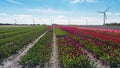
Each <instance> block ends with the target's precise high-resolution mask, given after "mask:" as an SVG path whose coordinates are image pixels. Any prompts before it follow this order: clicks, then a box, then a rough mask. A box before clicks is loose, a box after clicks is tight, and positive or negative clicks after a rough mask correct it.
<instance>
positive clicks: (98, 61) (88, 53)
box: [82, 48, 110, 68]
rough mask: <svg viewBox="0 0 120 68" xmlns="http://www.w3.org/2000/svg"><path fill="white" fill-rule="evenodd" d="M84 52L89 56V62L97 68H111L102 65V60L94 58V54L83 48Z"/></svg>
mask: <svg viewBox="0 0 120 68" xmlns="http://www.w3.org/2000/svg"><path fill="white" fill-rule="evenodd" d="M82 51H83V52H85V53H86V54H87V55H88V57H89V61H92V62H93V64H94V66H95V67H97V68H110V66H109V65H107V64H102V62H101V61H100V60H97V59H95V58H94V57H93V54H92V53H90V52H88V51H87V50H86V49H84V48H82Z"/></svg>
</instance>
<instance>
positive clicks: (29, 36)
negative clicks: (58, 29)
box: [0, 26, 47, 61]
mask: <svg viewBox="0 0 120 68" xmlns="http://www.w3.org/2000/svg"><path fill="white" fill-rule="evenodd" d="M31 28H32V27H31ZM32 29H34V30H31V31H29V32H25V33H23V34H19V35H17V36H14V37H10V38H7V39H4V40H2V41H0V61H3V60H5V58H7V57H9V56H10V55H12V54H14V53H17V52H18V51H19V50H20V49H21V48H23V47H24V46H26V45H27V44H28V43H31V42H32V41H33V40H34V39H36V38H37V37H38V36H40V35H41V34H43V33H44V32H45V31H46V30H47V26H45V27H42V26H39V27H33V28H32Z"/></svg>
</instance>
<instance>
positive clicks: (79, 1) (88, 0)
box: [72, 0, 96, 4]
mask: <svg viewBox="0 0 120 68" xmlns="http://www.w3.org/2000/svg"><path fill="white" fill-rule="evenodd" d="M83 2H89V3H92V2H96V0H72V3H74V4H75V3H83Z"/></svg>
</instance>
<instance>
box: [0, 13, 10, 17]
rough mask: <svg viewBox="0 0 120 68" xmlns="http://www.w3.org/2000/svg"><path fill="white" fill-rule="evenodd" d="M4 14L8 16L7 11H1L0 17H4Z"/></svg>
mask: <svg viewBox="0 0 120 68" xmlns="http://www.w3.org/2000/svg"><path fill="white" fill-rule="evenodd" d="M3 16H8V14H7V13H0V17H3Z"/></svg>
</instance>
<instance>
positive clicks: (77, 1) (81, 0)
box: [72, 0, 84, 3]
mask: <svg viewBox="0 0 120 68" xmlns="http://www.w3.org/2000/svg"><path fill="white" fill-rule="evenodd" d="M79 2H84V0H72V3H79Z"/></svg>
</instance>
